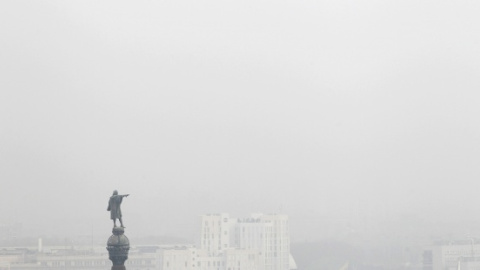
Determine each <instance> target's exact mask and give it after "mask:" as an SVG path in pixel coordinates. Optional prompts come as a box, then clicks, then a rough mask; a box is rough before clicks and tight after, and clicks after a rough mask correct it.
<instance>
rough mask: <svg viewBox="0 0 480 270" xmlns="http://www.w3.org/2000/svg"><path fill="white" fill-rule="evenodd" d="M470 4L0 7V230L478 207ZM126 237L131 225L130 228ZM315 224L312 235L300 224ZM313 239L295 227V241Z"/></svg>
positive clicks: (477, 45)
mask: <svg viewBox="0 0 480 270" xmlns="http://www.w3.org/2000/svg"><path fill="white" fill-rule="evenodd" d="M479 14H480V2H478V1H473V0H472V1H443V0H436V1H418V0H415V1H408V0H407V1H385V0H382V1H374V0H368V1H353V0H352V1H321V0H318V1H253V0H246V1H217V0H211V1H19V0H15V1H2V2H1V3H0V184H1V186H0V188H1V189H0V193H1V194H0V223H12V222H21V223H23V226H24V229H25V231H29V232H32V233H38V234H40V233H44V234H55V233H57V234H65V233H66V231H69V230H70V231H72V230H74V231H75V232H78V233H79V234H80V233H89V232H90V230H91V227H92V226H93V227H94V228H95V231H98V234H101V233H102V232H103V231H105V234H108V233H109V232H108V231H109V229H110V226H111V221H110V220H109V215H108V212H107V211H106V207H107V200H108V197H109V196H110V195H111V192H112V191H113V189H118V190H119V191H120V193H130V194H131V196H130V197H128V198H127V199H126V200H125V201H124V204H123V209H124V215H125V218H124V219H125V225H126V226H127V228H128V230H129V234H130V235H131V234H135V233H137V234H148V233H150V232H151V233H153V234H175V235H188V237H190V235H191V234H192V232H191V231H192V230H193V229H195V228H194V227H195V226H196V223H195V221H196V218H197V216H198V215H200V214H203V213H207V212H230V213H231V214H233V215H246V214H248V213H249V212H284V213H286V214H289V215H290V218H291V220H292V232H293V233H294V234H295V237H297V238H305V237H306V235H307V234H309V233H314V234H315V233H316V232H315V231H316V230H318V228H319V227H320V226H321V224H323V223H324V222H326V221H325V219H326V218H327V217H331V216H333V215H334V213H335V216H344V217H345V216H346V217H350V216H352V215H360V216H362V215H372V214H374V215H384V214H386V213H392V214H397V213H398V214H400V213H404V212H413V213H417V214H426V213H428V214H442V213H445V217H446V218H449V217H451V216H452V214H453V212H454V210H459V209H461V211H458V212H459V214H461V215H471V214H472V213H474V212H477V213H478V210H479V209H478V203H477V202H478V194H479V189H480V185H479V184H478V181H479V179H480V166H479V165H478V164H479V162H480V156H479V155H480V125H479V124H480V123H479V122H480V120H479V116H480V106H479V104H480V100H479V99H480V93H479V89H480V80H479V74H480V34H479V33H480V16H479ZM139 232H141V233H139ZM317 233H318V232H317ZM315 237H316V236H315V235H314V236H312V238H315Z"/></svg>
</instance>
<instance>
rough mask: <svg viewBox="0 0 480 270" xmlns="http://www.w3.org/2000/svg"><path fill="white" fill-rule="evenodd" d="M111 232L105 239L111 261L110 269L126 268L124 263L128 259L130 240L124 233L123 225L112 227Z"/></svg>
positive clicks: (121, 269) (119, 269) (122, 269)
mask: <svg viewBox="0 0 480 270" xmlns="http://www.w3.org/2000/svg"><path fill="white" fill-rule="evenodd" d="M112 233H113V234H112V236H110V238H108V241H107V250H108V254H109V256H108V258H109V259H110V260H111V261H112V263H113V266H112V270H126V268H125V265H124V264H125V261H126V260H127V259H128V250H129V249H130V241H129V240H128V238H127V236H126V235H125V234H124V233H125V229H124V228H123V227H114V228H113V229H112Z"/></svg>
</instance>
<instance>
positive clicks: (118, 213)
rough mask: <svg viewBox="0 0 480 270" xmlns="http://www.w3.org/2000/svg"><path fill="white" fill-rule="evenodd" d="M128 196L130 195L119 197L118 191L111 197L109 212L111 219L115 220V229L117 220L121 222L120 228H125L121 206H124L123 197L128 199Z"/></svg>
mask: <svg viewBox="0 0 480 270" xmlns="http://www.w3.org/2000/svg"><path fill="white" fill-rule="evenodd" d="M128 195H130V194H125V195H118V191H116V190H114V191H113V195H112V196H111V197H110V200H108V208H107V211H110V218H111V219H112V220H113V227H114V228H115V227H117V223H116V221H117V219H118V220H119V221H120V226H121V227H122V228H125V226H123V221H122V210H121V209H120V204H122V200H123V197H128Z"/></svg>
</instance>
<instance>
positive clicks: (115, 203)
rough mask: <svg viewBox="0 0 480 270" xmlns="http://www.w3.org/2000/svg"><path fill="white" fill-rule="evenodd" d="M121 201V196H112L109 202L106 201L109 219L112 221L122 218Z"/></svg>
mask: <svg viewBox="0 0 480 270" xmlns="http://www.w3.org/2000/svg"><path fill="white" fill-rule="evenodd" d="M122 199H123V196H119V195H112V196H111V197H110V200H108V208H107V211H110V218H111V219H113V220H115V219H119V218H122V210H121V209H120V204H121V203H122Z"/></svg>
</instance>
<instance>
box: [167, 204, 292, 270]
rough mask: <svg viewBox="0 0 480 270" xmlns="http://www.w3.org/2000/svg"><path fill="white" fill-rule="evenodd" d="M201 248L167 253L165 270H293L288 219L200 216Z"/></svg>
mask: <svg viewBox="0 0 480 270" xmlns="http://www.w3.org/2000/svg"><path fill="white" fill-rule="evenodd" d="M200 222H201V225H200V237H199V245H198V246H199V248H188V249H183V250H169V251H164V252H163V255H161V256H162V257H163V258H162V259H161V262H160V263H159V265H161V268H160V269H162V270H177V269H178V270H180V269H181V270H193V269H197V270H291V269H296V266H295V262H294V261H293V258H292V257H291V255H290V235H289V228H288V216H287V215H279V214H269V215H264V214H252V215H251V217H249V218H243V219H237V218H231V217H230V216H229V215H228V214H225V213H222V214H207V215H203V216H201V217H200Z"/></svg>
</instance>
